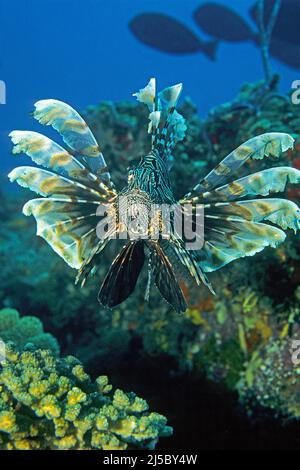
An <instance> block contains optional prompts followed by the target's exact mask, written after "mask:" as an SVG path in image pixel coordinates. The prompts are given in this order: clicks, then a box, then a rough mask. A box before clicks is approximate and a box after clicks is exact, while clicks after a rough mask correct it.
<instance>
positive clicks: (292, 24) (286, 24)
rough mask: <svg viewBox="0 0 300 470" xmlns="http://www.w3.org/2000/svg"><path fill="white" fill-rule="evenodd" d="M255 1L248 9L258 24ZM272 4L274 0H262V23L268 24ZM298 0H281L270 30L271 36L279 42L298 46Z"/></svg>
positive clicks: (299, 32)
mask: <svg viewBox="0 0 300 470" xmlns="http://www.w3.org/2000/svg"><path fill="white" fill-rule="evenodd" d="M257 6H258V3H257V2H256V3H255V4H254V5H253V6H252V7H251V9H250V16H251V18H252V19H253V20H254V21H255V23H256V24H258V18H257V11H258V10H257ZM273 6H274V0H264V23H265V24H268V22H269V19H270V16H271V12H272V9H273ZM299 19H300V1H299V0H282V3H281V7H280V10H279V14H278V17H277V19H276V23H275V26H274V29H273V32H272V37H273V38H274V39H275V40H277V41H280V42H281V43H287V44H292V45H293V46H297V45H298V46H300V28H299Z"/></svg>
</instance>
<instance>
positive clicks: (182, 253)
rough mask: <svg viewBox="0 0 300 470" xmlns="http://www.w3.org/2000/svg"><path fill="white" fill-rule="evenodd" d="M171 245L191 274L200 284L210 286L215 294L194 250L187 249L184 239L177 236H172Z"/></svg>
mask: <svg viewBox="0 0 300 470" xmlns="http://www.w3.org/2000/svg"><path fill="white" fill-rule="evenodd" d="M171 246H172V248H173V250H174V252H175V253H176V255H177V257H178V259H179V261H180V262H181V263H182V264H183V265H184V266H185V267H186V269H187V270H188V271H189V273H190V275H191V276H192V277H193V278H194V279H195V281H196V283H197V284H198V286H199V285H201V283H202V282H203V284H204V285H206V287H208V288H209V290H210V291H211V292H212V293H213V294H215V292H214V290H213V287H212V285H211V283H210V282H209V280H208V278H207V276H206V275H205V273H204V272H203V271H202V269H201V267H200V266H199V265H198V264H197V261H196V259H195V257H194V256H193V252H191V251H188V250H186V249H185V247H184V243H183V241H182V240H180V239H179V238H177V237H175V236H172V237H171Z"/></svg>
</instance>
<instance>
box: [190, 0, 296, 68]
mask: <svg viewBox="0 0 300 470" xmlns="http://www.w3.org/2000/svg"><path fill="white" fill-rule="evenodd" d="M273 3H274V0H266V1H265V2H264V5H265V10H264V21H265V24H267V22H268V20H269V19H270V14H271V11H272V7H273ZM250 14H251V16H252V18H253V19H254V20H255V22H256V24H257V23H258V20H257V3H256V4H255V5H253V6H252V7H251V10H250ZM193 16H194V19H195V21H196V23H197V25H198V26H199V27H200V28H201V29H202V30H203V31H204V32H205V33H207V34H209V35H210V36H213V37H215V38H216V39H218V40H219V41H227V42H241V41H249V40H250V41H253V42H254V44H255V45H256V46H257V47H260V37H259V31H258V29H257V31H254V30H253V29H252V28H251V26H250V25H249V24H248V23H247V22H246V21H245V20H244V19H243V18H242V17H241V16H240V15H239V14H238V13H236V12H235V11H233V10H232V9H231V8H229V7H226V6H224V5H220V4H218V3H213V2H209V3H205V4H203V5H201V6H200V7H199V8H197V9H196V10H195V11H194V13H193ZM299 18H300V1H299V0H284V1H283V3H282V7H281V9H280V11H279V15H278V17H277V20H276V23H275V27H274V30H273V33H272V37H271V42H270V55H271V56H272V57H275V58H276V59H278V60H280V61H281V62H283V63H285V64H287V65H289V66H290V67H293V68H297V69H299V68H300V30H299V26H298V19H299Z"/></svg>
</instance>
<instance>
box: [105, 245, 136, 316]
mask: <svg viewBox="0 0 300 470" xmlns="http://www.w3.org/2000/svg"><path fill="white" fill-rule="evenodd" d="M144 261H145V254H144V246H143V242H142V241H141V240H138V241H133V242H130V243H128V244H127V245H126V246H125V247H124V248H123V249H122V250H121V251H120V253H119V254H118V255H117V257H116V258H115V259H114V261H113V263H112V265H111V267H110V269H109V271H108V273H107V275H106V278H105V279H104V281H103V284H102V286H101V288H100V291H99V294H98V300H99V302H100V303H101V304H102V305H104V306H105V307H109V308H112V307H115V306H116V305H119V304H120V303H121V302H123V301H124V300H126V299H127V298H128V297H129V296H130V294H132V292H133V291H134V289H135V286H136V283H137V280H138V277H139V275H140V272H141V270H142V268H143V265H144Z"/></svg>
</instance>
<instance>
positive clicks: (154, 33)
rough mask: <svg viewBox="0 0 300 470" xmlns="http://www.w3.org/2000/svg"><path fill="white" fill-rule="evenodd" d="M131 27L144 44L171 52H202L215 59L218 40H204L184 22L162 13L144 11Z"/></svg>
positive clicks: (134, 19)
mask: <svg viewBox="0 0 300 470" xmlns="http://www.w3.org/2000/svg"><path fill="white" fill-rule="evenodd" d="M129 29H130V30H131V32H132V33H133V34H134V36H135V37H136V38H137V39H138V40H139V41H141V42H142V43H143V44H146V45H147V46H150V47H152V48H154V49H157V50H159V51H162V52H168V53H170V54H190V53H195V52H202V53H203V54H205V55H206V56H207V57H208V58H209V59H211V60H215V57H216V48H217V45H218V42H217V41H215V40H212V41H203V40H201V39H200V38H199V37H198V36H196V34H194V33H193V31H191V30H190V29H189V28H187V27H186V26H185V25H184V24H183V23H181V22H180V21H177V20H176V19H174V18H171V17H170V16H168V15H162V14H160V13H143V14H141V15H137V16H135V17H134V18H133V19H132V20H131V21H130V23H129Z"/></svg>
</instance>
